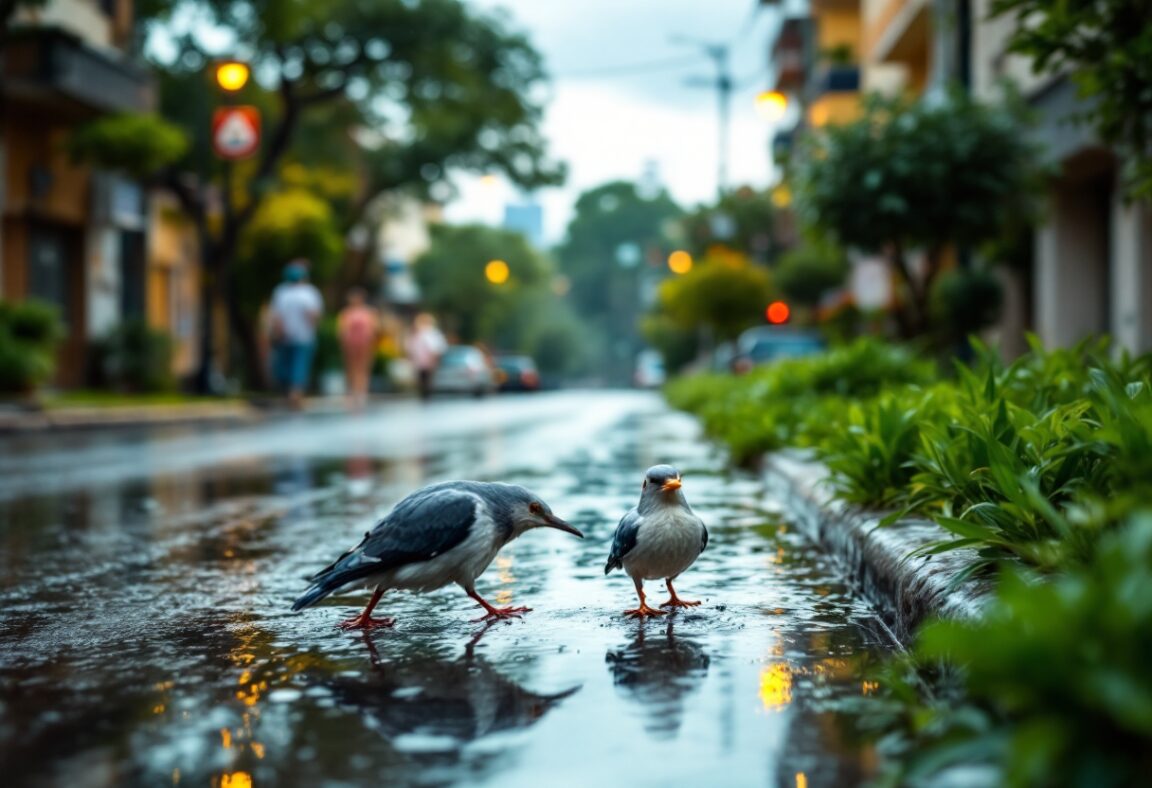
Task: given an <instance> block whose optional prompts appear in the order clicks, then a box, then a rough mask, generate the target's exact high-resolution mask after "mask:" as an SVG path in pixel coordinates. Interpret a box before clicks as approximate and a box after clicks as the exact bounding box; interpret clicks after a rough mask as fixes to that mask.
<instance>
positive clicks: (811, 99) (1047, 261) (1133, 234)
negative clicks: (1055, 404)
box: [771, 0, 1152, 356]
mask: <svg viewBox="0 0 1152 788" xmlns="http://www.w3.org/2000/svg"><path fill="white" fill-rule="evenodd" d="M774 5H778V6H779V7H781V8H782V11H783V12H784V13H785V14H786V15H787V16H788V18H787V19H786V20H785V21H784V23H783V25H782V26H781V29H780V33H779V35H778V36H777V38H776V41H775V43H774V45H773V46H772V47H771V52H772V61H773V66H774V70H775V73H776V75H777V89H779V90H782V91H785V92H789V91H791V92H792V93H793V95H799V96H801V97H802V100H803V101H805V102H806V104H805V109H806V113H805V116H804V117H803V118H802V126H807V127H809V128H811V127H817V126H819V125H822V123H823V122H838V121H839V120H841V119H849V118H850V112H844V111H841V112H839V113H836V114H835V115H833V114H832V113H831V112H829V113H822V112H819V111H817V107H818V106H820V105H819V101H820V94H819V92H818V91H814V90H813V85H816V86H819V85H820V80H819V71H818V65H819V57H814V56H813V52H817V53H818V52H821V51H825V52H826V51H827V49H826V48H827V47H828V46H829V45H832V44H835V43H837V42H839V41H841V40H844V41H848V40H849V39H850V38H851V31H852V30H853V29H855V30H857V31H858V36H859V37H858V39H857V43H856V46H857V52H858V53H859V55H858V62H859V64H860V69H861V73H860V78H859V84H860V85H861V86H862V88H863V89H864V90H866V91H879V92H882V93H888V94H895V93H907V94H911V95H914V96H919V97H922V98H923V99H925V100H932V99H933V97H934V96H936V95H939V94H940V93H941V92H943V91H945V90H948V89H951V88H953V87H955V86H959V87H961V88H963V89H966V90H969V91H970V92H971V93H972V94H973V95H975V96H976V97H977V98H980V99H982V100H985V101H996V100H999V99H1000V98H1002V97H1003V90H1004V85H1005V83H1010V84H1011V85H1013V86H1014V89H1015V90H1016V91H1018V92H1019V93H1020V95H1022V96H1023V98H1024V99H1025V100H1026V101H1027V102H1028V104H1029V105H1030V106H1031V108H1032V109H1033V110H1034V112H1035V116H1036V118H1037V125H1036V127H1035V129H1034V130H1033V132H1032V133H1033V134H1034V135H1035V138H1036V141H1037V143H1038V144H1039V147H1040V148H1041V150H1042V151H1043V152H1044V155H1045V156H1046V157H1047V158H1048V161H1049V163H1050V165H1051V166H1052V171H1053V173H1054V175H1053V177H1052V179H1051V180H1050V181H1049V183H1048V185H1047V191H1046V195H1045V203H1046V205H1045V211H1044V213H1043V215H1042V218H1041V221H1040V222H1039V224H1038V225H1037V227H1036V228H1035V230H1034V233H1033V239H1032V244H1031V255H1030V256H1031V260H1030V261H1028V262H1026V263H1025V264H1024V265H1022V266H1018V267H1016V268H1011V269H1009V268H1007V267H1004V268H1002V269H1001V277H1002V281H1003V283H1004V286H1005V293H1006V308H1005V313H1004V317H1003V319H1002V321H1001V324H1000V326H999V328H998V330H997V333H998V335H999V336H998V339H999V341H1000V344H1001V346H1002V348H1003V349H1004V352H1005V353H1006V354H1007V355H1009V356H1011V355H1015V354H1017V353H1019V352H1022V351H1023V350H1024V349H1025V347H1026V345H1025V342H1024V336H1025V334H1026V332H1029V331H1032V332H1035V333H1036V334H1037V335H1038V336H1039V337H1040V339H1041V340H1042V341H1043V342H1044V343H1045V344H1047V345H1050V346H1067V345H1070V344H1074V343H1075V342H1077V341H1079V340H1080V339H1082V338H1084V337H1086V336H1090V335H1094V334H1100V333H1109V334H1111V335H1112V336H1113V337H1114V338H1115V339H1116V341H1117V343H1118V344H1119V345H1120V346H1121V347H1124V348H1127V349H1129V350H1132V351H1136V352H1143V351H1147V350H1152V309H1149V305H1152V209H1150V208H1149V206H1148V205H1147V204H1143V203H1129V202H1127V201H1126V200H1125V198H1124V192H1123V188H1122V184H1121V183H1120V178H1119V171H1120V162H1119V160H1118V158H1117V156H1116V154H1115V152H1114V151H1112V150H1110V149H1109V148H1108V147H1107V146H1106V145H1104V144H1102V143H1101V142H1100V141H1099V140H1098V139H1097V138H1095V136H1094V135H1093V133H1092V131H1091V129H1090V128H1089V127H1088V126H1086V125H1084V124H1081V123H1077V122H1076V120H1075V115H1076V114H1077V113H1078V112H1080V111H1082V110H1083V104H1082V102H1081V99H1079V98H1078V97H1077V95H1076V91H1075V87H1074V85H1073V84H1072V81H1071V80H1070V79H1069V75H1068V74H1062V73H1050V74H1036V73H1033V71H1032V70H1031V67H1030V64H1029V62H1028V61H1026V60H1025V59H1023V58H1021V57H1019V56H1016V55H1013V54H1011V53H1009V52H1008V51H1007V43H1008V40H1009V38H1010V36H1011V33H1012V31H1013V25H1014V24H1015V22H1014V20H1013V19H1012V18H1010V17H1004V18H998V19H989V18H988V13H989V10H990V6H991V0H828V1H826V2H822V1H821V0H809V2H807V3H796V2H791V3H789V2H780V3H774ZM853 12H854V13H856V14H857V22H856V24H855V26H853V23H851V22H850V21H848V19H849V17H850V15H851V14H852V13H853ZM813 42H815V43H813ZM821 47H824V49H823V50H821ZM792 53H800V54H792ZM795 133H796V131H787V132H784V133H783V134H782V135H778V137H777V140H776V144H777V146H778V148H783V149H787V148H788V147H790V146H789V145H787V144H785V145H781V144H780V143H781V137H783V139H784V141H785V142H786V143H787V142H790V138H789V135H794V134H795Z"/></svg>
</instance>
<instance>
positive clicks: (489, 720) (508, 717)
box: [329, 627, 583, 752]
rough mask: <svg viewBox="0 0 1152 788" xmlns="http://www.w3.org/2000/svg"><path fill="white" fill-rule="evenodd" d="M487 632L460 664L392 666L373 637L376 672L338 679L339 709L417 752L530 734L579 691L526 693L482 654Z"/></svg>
mask: <svg viewBox="0 0 1152 788" xmlns="http://www.w3.org/2000/svg"><path fill="white" fill-rule="evenodd" d="M486 631H487V627H485V628H484V629H482V630H481V631H480V632H479V633H478V634H477V635H476V636H475V637H473V638H472V640H471V641H470V642H469V643H468V644H467V646H466V648H465V651H464V654H463V655H462V656H460V657H458V658H455V659H444V658H441V657H439V656H436V655H421V656H420V657H419V658H418V659H404V660H392V661H386V660H383V659H381V657H380V653H379V651H378V650H377V648H376V645H375V644H374V643H373V642H372V639H371V638H370V637H369V636H368V635H367V633H365V635H364V643H365V644H366V645H367V647H368V651H369V654H370V656H371V659H372V667H373V670H372V672H371V673H370V674H368V675H367V676H366V677H364V676H358V677H354V678H353V677H348V678H346V677H336V678H334V679H333V680H332V682H331V684H330V685H329V686H330V687H331V689H332V692H333V695H334V696H335V698H336V700H337V702H338V703H340V704H342V705H346V706H354V707H356V708H358V709H360V710H361V711H362V712H363V713H364V715H365V721H366V722H367V724H368V725H370V726H371V727H372V728H373V729H375V730H377V731H378V732H379V733H381V734H382V735H383V736H384V737H385V738H388V739H391V740H393V741H396V740H397V739H399V740H400V742H404V741H408V739H404V738H402V737H419V739H420V741H412V742H411V744H412V748H413V750H419V751H425V752H428V751H432V750H436V751H440V752H444V751H453V750H458V749H459V747H461V746H462V745H464V744H466V743H468V742H471V741H475V740H478V739H481V738H483V737H485V736H489V735H492V734H494V733H499V732H502V731H513V730H518V729H521V728H527V727H529V726H531V725H532V724H533V723H535V722H537V721H538V720H540V719H541V718H542V717H543V716H544V715H545V714H546V713H547V712H548V711H549V710H550V709H552V708H553V707H554V706H556V705H557V704H559V703H560V702H561V701H563V700H564V699H565V698H568V697H570V696H572V695H574V694H575V693H576V692H578V691H579V690H580V689H581V687H582V686H583V685H576V686H574V687H571V688H569V689H567V690H564V691H563V692H559V693H555V694H541V693H536V692H532V691H531V690H528V689H525V688H524V687H523V686H521V685H520V684H518V683H517V682H516V681H514V680H512V679H510V678H509V677H507V676H505V675H503V674H501V673H500V672H499V671H497V670H496V669H495V668H494V667H492V665H491V664H490V663H489V662H488V661H487V660H486V659H484V657H483V656H479V655H477V654H476V653H475V646H476V644H477V642H479V640H480V637H481V636H482V635H483V634H484V632H486Z"/></svg>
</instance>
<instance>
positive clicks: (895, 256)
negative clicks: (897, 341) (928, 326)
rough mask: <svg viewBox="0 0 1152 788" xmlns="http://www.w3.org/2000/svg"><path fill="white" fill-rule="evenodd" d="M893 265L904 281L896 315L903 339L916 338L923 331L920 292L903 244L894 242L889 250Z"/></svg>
mask: <svg viewBox="0 0 1152 788" xmlns="http://www.w3.org/2000/svg"><path fill="white" fill-rule="evenodd" d="M889 259H890V260H891V263H892V267H893V268H895V269H896V272H897V273H898V274H899V275H900V280H901V281H902V282H903V283H904V289H905V291H906V292H905V293H904V294H903V296H902V297H901V299H900V303H899V306H898V307H897V308H896V311H895V313H894V317H895V318H896V325H897V327H898V328H899V330H900V338H901V339H915V338H916V337H918V336H919V335H920V334H921V333H922V332H923V321H922V312H921V299H920V294H919V293H918V292H917V287H916V281H915V277H913V276H912V272H911V271H910V270H909V269H908V259H907V257H905V255H904V247H903V245H902V244H899V243H897V244H893V245H892V249H891V251H890V252H889Z"/></svg>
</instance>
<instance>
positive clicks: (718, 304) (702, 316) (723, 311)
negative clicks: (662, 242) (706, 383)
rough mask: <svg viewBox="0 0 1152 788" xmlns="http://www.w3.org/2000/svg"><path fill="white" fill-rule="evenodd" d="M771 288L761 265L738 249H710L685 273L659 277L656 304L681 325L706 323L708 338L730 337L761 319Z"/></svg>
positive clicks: (691, 326)
mask: <svg viewBox="0 0 1152 788" xmlns="http://www.w3.org/2000/svg"><path fill="white" fill-rule="evenodd" d="M772 293H773V291H772V280H771V278H770V276H769V274H768V270H767V269H766V268H764V267H763V266H760V265H756V264H754V263H752V262H750V261H749V260H748V258H747V257H746V256H745V255H742V254H739V253H734V252H726V253H714V254H713V255H711V256H709V257H706V258H705V259H703V260H701V261H700V262H699V263H697V264H696V265H694V266H693V267H692V270H690V271H689V272H688V273H686V274H683V275H681V276H675V277H670V278H669V279H666V280H664V282H663V284H661V285H660V308H661V311H662V312H663V313H664V314H666V315H667V316H668V317H669V318H671V320H672V322H673V323H674V324H675V325H677V326H679V327H680V328H681V329H687V330H692V331H695V330H698V329H700V328H708V329H709V330H711V331H712V335H713V338H715V339H717V340H729V339H735V338H736V337H737V336H738V335H739V334H740V332H741V331H743V330H744V329H746V328H749V327H751V326H754V325H758V324H760V323H763V322H764V308H765V307H766V306H767V305H768V303H769V301H770V300H771V298H772Z"/></svg>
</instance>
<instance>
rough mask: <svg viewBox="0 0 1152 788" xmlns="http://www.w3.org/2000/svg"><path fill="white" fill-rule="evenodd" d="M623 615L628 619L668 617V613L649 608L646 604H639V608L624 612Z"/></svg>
mask: <svg viewBox="0 0 1152 788" xmlns="http://www.w3.org/2000/svg"><path fill="white" fill-rule="evenodd" d="M624 615H626V616H628V617H630V618H647V617H649V616H666V615H668V611H667V610H659V609H657V608H654V607H649V606H648V603H647V602H641V603H640V607H637V608H633V609H632V610H625V611H624Z"/></svg>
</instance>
